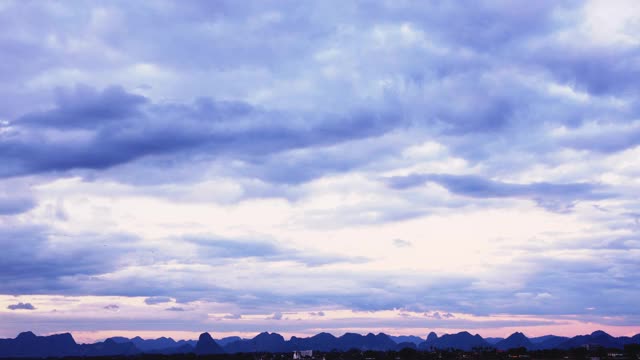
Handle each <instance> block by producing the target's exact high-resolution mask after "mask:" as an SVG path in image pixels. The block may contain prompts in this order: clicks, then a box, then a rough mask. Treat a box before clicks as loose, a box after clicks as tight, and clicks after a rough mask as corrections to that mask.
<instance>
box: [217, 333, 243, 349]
mask: <svg viewBox="0 0 640 360" xmlns="http://www.w3.org/2000/svg"><path fill="white" fill-rule="evenodd" d="M215 340H216V342H217V343H218V345H220V346H222V347H225V346H227V345H228V344H231V343H232V342H234V341H240V340H242V338H241V337H240V336H228V337H225V338H222V339H215Z"/></svg>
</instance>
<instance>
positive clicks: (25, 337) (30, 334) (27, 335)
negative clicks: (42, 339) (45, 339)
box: [16, 331, 37, 340]
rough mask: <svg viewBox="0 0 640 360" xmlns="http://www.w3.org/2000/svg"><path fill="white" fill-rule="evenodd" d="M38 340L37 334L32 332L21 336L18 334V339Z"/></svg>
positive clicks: (26, 332) (23, 333)
mask: <svg viewBox="0 0 640 360" xmlns="http://www.w3.org/2000/svg"><path fill="white" fill-rule="evenodd" d="M35 338H37V336H36V334H34V333H32V332H31V331H25V332H21V333H20V334H18V337H16V339H23V340H26V339H35Z"/></svg>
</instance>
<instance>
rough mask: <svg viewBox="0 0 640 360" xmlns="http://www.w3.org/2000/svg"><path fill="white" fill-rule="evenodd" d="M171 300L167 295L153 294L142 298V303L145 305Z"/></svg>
mask: <svg viewBox="0 0 640 360" xmlns="http://www.w3.org/2000/svg"><path fill="white" fill-rule="evenodd" d="M171 301H173V299H171V298H170V297H168V296H154V297H148V298H146V299H144V303H145V304H147V305H155V304H164V303H168V302H171Z"/></svg>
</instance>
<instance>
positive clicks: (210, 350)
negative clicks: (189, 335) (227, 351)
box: [195, 333, 224, 355]
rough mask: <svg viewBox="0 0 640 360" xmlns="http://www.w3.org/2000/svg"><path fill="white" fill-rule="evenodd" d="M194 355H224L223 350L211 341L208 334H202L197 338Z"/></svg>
mask: <svg viewBox="0 0 640 360" xmlns="http://www.w3.org/2000/svg"><path fill="white" fill-rule="evenodd" d="M195 353H196V354H198V355H210V354H224V350H223V349H222V347H220V345H218V343H217V342H216V341H215V340H213V338H212V337H211V335H209V333H202V334H200V338H198V343H197V344H196V348H195Z"/></svg>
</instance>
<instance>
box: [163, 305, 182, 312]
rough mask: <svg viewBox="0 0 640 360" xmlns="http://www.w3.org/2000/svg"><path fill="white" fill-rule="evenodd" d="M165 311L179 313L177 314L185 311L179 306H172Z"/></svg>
mask: <svg viewBox="0 0 640 360" xmlns="http://www.w3.org/2000/svg"><path fill="white" fill-rule="evenodd" d="M165 310H166V311H179V312H182V311H185V309H184V308H182V307H179V306H172V307H170V308H166V309H165Z"/></svg>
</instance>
